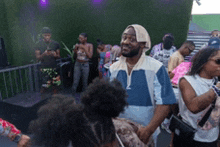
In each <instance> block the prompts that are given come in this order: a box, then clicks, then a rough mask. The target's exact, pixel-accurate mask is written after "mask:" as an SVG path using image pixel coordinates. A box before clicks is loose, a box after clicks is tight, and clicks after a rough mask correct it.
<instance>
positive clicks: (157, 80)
mask: <svg viewBox="0 0 220 147" xmlns="http://www.w3.org/2000/svg"><path fill="white" fill-rule="evenodd" d="M109 76H110V80H113V79H114V78H116V79H117V80H119V81H120V82H121V84H122V86H123V87H124V88H125V89H126V90H127V93H128V99H127V101H128V103H129V106H128V108H127V109H126V111H125V112H124V113H123V114H121V115H120V117H124V118H128V119H131V120H133V121H135V122H138V123H141V124H143V125H148V124H149V122H150V120H151V119H152V117H153V115H154V109H155V106H156V105H167V104H174V103H176V99H175V95H174V92H173V89H172V86H171V83H170V78H169V77H168V74H167V71H166V69H165V67H164V66H163V64H162V63H161V62H159V61H157V60H155V59H153V58H152V57H149V56H145V54H144V53H143V54H142V56H141V57H140V59H139V61H138V62H137V64H136V65H135V66H134V67H133V69H132V71H131V74H130V75H128V70H127V64H126V58H125V57H123V56H122V57H120V59H119V61H117V62H115V63H114V64H113V65H111V66H110V70H109ZM161 113H163V112H161Z"/></svg>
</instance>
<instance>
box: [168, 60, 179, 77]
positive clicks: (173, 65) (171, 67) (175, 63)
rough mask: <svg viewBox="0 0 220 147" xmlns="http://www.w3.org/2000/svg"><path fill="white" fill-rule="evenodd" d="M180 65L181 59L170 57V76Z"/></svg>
mask: <svg viewBox="0 0 220 147" xmlns="http://www.w3.org/2000/svg"><path fill="white" fill-rule="evenodd" d="M178 65H179V59H178V58H177V57H172V56H171V57H170V59H169V61H168V74H169V75H170V74H171V73H172V71H173V70H174V68H176V67H177V66H178Z"/></svg>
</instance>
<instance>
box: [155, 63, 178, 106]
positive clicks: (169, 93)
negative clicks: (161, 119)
mask: <svg viewBox="0 0 220 147" xmlns="http://www.w3.org/2000/svg"><path fill="white" fill-rule="evenodd" d="M156 76H157V79H158V81H159V83H160V85H161V98H162V101H163V104H165V105H166V104H174V103H176V98H175V94H174V92H173V88H172V85H171V83H170V78H169V76H168V73H167V71H166V69H165V67H164V66H161V68H160V69H159V70H158V72H157V74H156Z"/></svg>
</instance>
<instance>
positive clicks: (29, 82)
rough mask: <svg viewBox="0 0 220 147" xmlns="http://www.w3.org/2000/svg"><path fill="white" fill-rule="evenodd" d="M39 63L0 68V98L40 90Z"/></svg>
mask: <svg viewBox="0 0 220 147" xmlns="http://www.w3.org/2000/svg"><path fill="white" fill-rule="evenodd" d="M39 65H40V64H39V63H37V64H29V65H25V66H19V67H14V68H7V69H1V70H0V81H1V82H0V100H3V99H6V98H9V97H12V96H15V95H16V94H19V93H24V92H35V91H40V75H39Z"/></svg>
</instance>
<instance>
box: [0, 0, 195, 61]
mask: <svg viewBox="0 0 220 147" xmlns="http://www.w3.org/2000/svg"><path fill="white" fill-rule="evenodd" d="M49 1H50V6H49V7H48V8H47V9H40V6H39V0H31V1H30V0H2V1H1V2H0V4H1V5H0V8H1V9H0V10H1V11H2V10H3V11H4V12H3V14H0V16H1V17H2V18H3V21H4V23H3V24H4V25H3V26H0V33H1V34H2V36H3V37H5V40H6V43H7V44H6V49H7V52H8V56H9V57H8V58H9V61H10V62H11V63H12V64H13V65H24V64H29V63H30V61H31V60H32V59H34V41H33V40H36V38H37V34H38V33H39V32H40V30H41V29H42V28H43V27H44V26H48V27H50V28H51V30H52V32H53V34H52V38H53V39H54V40H56V41H58V42H60V43H61V41H63V42H64V43H65V44H66V45H67V46H68V47H69V48H71V47H72V46H73V44H75V43H76V42H77V38H78V35H79V33H81V32H86V33H87V34H88V42H92V43H93V44H94V47H96V39H97V38H100V39H102V40H103V41H104V43H110V44H119V43H120V38H121V34H122V32H123V30H124V29H125V28H126V26H127V25H129V24H133V23H135V24H141V25H143V26H144V27H145V28H146V29H147V30H148V32H149V34H150V36H151V40H152V44H156V43H159V42H160V41H161V39H162V36H163V35H164V33H167V32H170V33H173V34H174V36H175V40H176V41H175V45H176V46H177V47H179V46H180V45H181V43H182V42H184V41H185V39H186V36H187V32H188V24H189V19H190V14H191V8H192V3H193V0H188V1H186V0H135V1H134V0H102V3H100V4H96V5H94V4H93V0H49ZM1 13H2V12H1ZM61 55H62V56H63V57H64V56H66V52H65V51H63V50H61Z"/></svg>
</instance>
